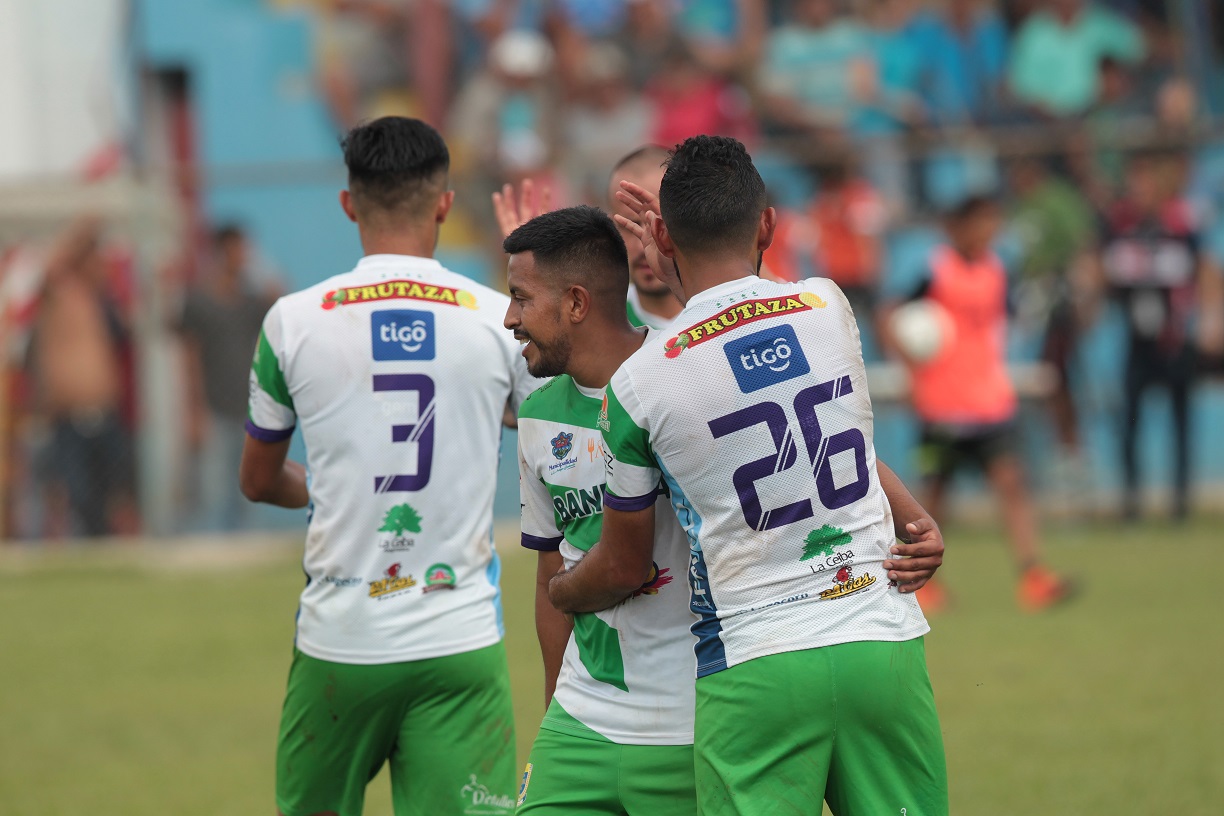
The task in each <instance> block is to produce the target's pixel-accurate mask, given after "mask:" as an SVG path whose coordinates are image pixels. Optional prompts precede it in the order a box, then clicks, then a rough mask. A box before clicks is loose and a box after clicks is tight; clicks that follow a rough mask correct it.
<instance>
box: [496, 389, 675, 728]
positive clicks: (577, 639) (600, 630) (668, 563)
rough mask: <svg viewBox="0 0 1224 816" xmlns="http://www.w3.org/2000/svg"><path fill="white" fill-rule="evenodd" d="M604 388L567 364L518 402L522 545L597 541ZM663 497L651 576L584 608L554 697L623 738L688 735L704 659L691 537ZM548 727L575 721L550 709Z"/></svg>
mask: <svg viewBox="0 0 1224 816" xmlns="http://www.w3.org/2000/svg"><path fill="white" fill-rule="evenodd" d="M603 399H604V394H603V389H597V390H591V389H585V388H582V387H581V386H579V385H578V384H577V383H575V382H574V381H573V379H572V378H570V377H569V376H567V375H563V376H560V377H557V378H555V379H554V380H552V382H550V383H548V384H547V385H545V386H544V387H542V388H541V389H540V390H538V391H536V392H535V393H534V394H532V395H531V396H530V397H529V398H528V399H527V401H526V402H524V403H523V406H522V408H521V409H520V410H519V476H520V479H519V482H520V485H521V486H520V492H521V494H522V503H523V546H525V547H528V548H530V549H533V550H560V552H561V555H562V557H563V558H564V560H565V565H566V566H567V567H572V566H573V565H574V564H576V563H578V561H579V560H581V559H582V556H583V555H584V554H585V553H586V552H587V550H589V549H591V547H593V546H594V545H595V543H596V542H597V541H599V531H600V528H601V527H602V524H603V497H604V459H605V456H606V453H607V448H606V447H605V444H604V440H603V435H602V433H601V432H600V430H599V421H600V416H601V414H602V410H603ZM658 486H659V483H658V481H657V480H656V482H655V487H656V488H657V487H658ZM658 494H659V491H658V490H655V491H654V494H652V498H651V501H654V500H655V496H656V495H658ZM658 501H659V504H658V511H657V512H656V514H655V545H654V569H653V570H652V571H651V579H650V581H649V582H648V583H647V584H646V585H645V586H643V587H642V589H640V590H639V591H638V592H637V593H635V594H634V596H633V597H631V598H629V599H627V600H626V601H625V602H624V603H621V604H619V605H618V606H615V607H613V608H612V609H606V610H604V611H602V612H597V613H594V614H579V615H575V616H574V633H573V635H572V636H571V637H570V640H569V643H568V645H567V646H566V649H565V657H564V660H563V662H562V666H561V673H560V675H559V676H558V678H557V690H556V694H555V696H554V701H555V703H556V704H558V705H560V706H561V708H563V709H564V710H565V712H566V713H568V714H569V715H570V716H571V717H573V718H574V719H575V720H577V721H578V722H580V723H582V724H583V725H585V726H586V727H587V728H589V729H591V730H593V731H595V732H597V733H599V734H601V735H603V736H604V737H606V738H608V739H610V740H612V741H613V742H619V743H623V744H629V745H689V744H691V743H692V742H693V708H694V690H693V683H692V678H693V672H694V671H695V667H696V659H695V657H694V653H693V644H694V639H693V636H692V634H690V632H689V628H690V627H691V626H692V625H693V623H694V622H695V620H696V619H695V618H694V616H693V615H692V613H691V612H690V611H689V604H688V593H687V591H686V590H685V587H684V574H685V571H686V570H687V569H688V550H689V547H688V540H687V538H686V537H685V535H684V531H683V530H681V529H680V525H679V524H678V523H677V521H676V515H675V513H673V512H672V510H671V507H670V506H668V503H667V499H666V497H662V496H660V497H659V499H658ZM542 727H544V728H548V729H551V730H555V731H567V730H569V729H571V728H572V727H573V726H572V723H569V722H568V721H567V720H565V719H564V718H561V717H558V718H552V717H549V716H545V719H544V723H543V725H542Z"/></svg>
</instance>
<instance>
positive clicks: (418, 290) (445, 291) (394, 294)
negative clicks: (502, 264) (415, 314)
mask: <svg viewBox="0 0 1224 816" xmlns="http://www.w3.org/2000/svg"><path fill="white" fill-rule="evenodd" d="M380 300H424V301H428V302H429V303H446V304H449V305H451V306H463V307H464V308H467V309H475V308H476V306H477V304H476V296H475V295H473V294H472V293H471V292H469V291H467V290H466V289H454V288H452V287H450V286H436V285H434V284H432V283H419V282H417V281H411V280H393V281H383V282H382V283H376V284H371V285H369V286H346V287H344V288H343V289H332V290H331V291H330V292H328V293H327V294H325V295H323V303H322V304H321V305H322V307H323V308H324V309H325V310H328V311H330V310H331V309H334V308H336V307H337V306H347V305H350V304H353V303H374V302H376V301H380Z"/></svg>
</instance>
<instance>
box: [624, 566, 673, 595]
mask: <svg viewBox="0 0 1224 816" xmlns="http://www.w3.org/2000/svg"><path fill="white" fill-rule="evenodd" d="M669 572H671V570H670V569H668V568H667V567H664V568H663V569H659V565H658V564H657V563H656V562H654V561H651V562H650V575H649V576H648V577H647V578H646V583H644V584H642V585H641V586H640V587H638V588H637V589H636V590H634V593H633V597H634V598H636V597H638V596H639V595H658V594H659V590H660V589H662V588H663V587H665V586H667V585H668V584H670V583H671V582H672V576H670V575H668V574H667V573H669Z"/></svg>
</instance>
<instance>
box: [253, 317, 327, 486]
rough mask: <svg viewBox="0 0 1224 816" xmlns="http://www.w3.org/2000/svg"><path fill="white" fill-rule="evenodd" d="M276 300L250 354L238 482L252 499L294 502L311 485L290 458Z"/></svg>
mask: <svg viewBox="0 0 1224 816" xmlns="http://www.w3.org/2000/svg"><path fill="white" fill-rule="evenodd" d="M279 305H280V304H279V303H278V304H277V305H275V306H273V307H272V308H271V309H269V310H268V314H267V315H266V316H265V317H264V323H263V328H262V329H261V330H260V332H259V341H258V345H257V346H256V347H255V357H254V359H252V360H251V386H250V393H251V396H250V402H249V404H248V410H247V423H246V432H247V438H246V442H245V443H244V444H243V446H242V464H241V465H240V467H239V471H238V484H239V486H240V487H241V488H242V494H243V495H244V496H246V497H247V498H248V499H250V500H251V501H254V502H263V503H265V504H275V505H277V506H279V507H291V508H297V507H305V506H306V505H307V504H309V503H310V491H309V489H308V488H307V486H306V468H305V467H303V466H302V465H301V463H299V462H293V461H291V460H290V459H289V458H288V456H289V443H290V440H291V439H292V438H293V429H294V428H295V427H296V425H297V413H296V412H295V411H294V408H293V397H292V395H291V394H290V393H289V384H288V382H287V381H286V380H285V366H284V362H283V359H282V349H283V340H282V338H283V328H282V324H281V315H280V309H279Z"/></svg>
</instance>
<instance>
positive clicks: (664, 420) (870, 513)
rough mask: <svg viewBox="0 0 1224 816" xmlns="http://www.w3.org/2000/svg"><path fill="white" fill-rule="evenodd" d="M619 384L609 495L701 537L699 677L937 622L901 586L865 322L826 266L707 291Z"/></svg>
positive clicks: (696, 571)
mask: <svg viewBox="0 0 1224 816" xmlns="http://www.w3.org/2000/svg"><path fill="white" fill-rule="evenodd" d="M672 328H673V330H674V331H671V332H667V333H664V334H662V335H659V336H656V337H654V338H653V339H648V340H647V342H646V344H645V345H644V346H643V347H642V348H641V349H640V350H639V351H638V352H637V353H635V354H634V355H633V356H632V357H630V358H629V359H628V360H627V361H625V363H624V365H622V366H621V368H620V369H619V370H618V371H617V372H616V374H615V375H614V376H613V378H612V382H611V383H610V384H609V386H608V413H607V420H608V422H609V425H610V430H609V431H606V432H605V433H604V437H605V439H606V440H607V442H608V444H609V447H610V448H611V452H612V454H613V459H612V461H611V462H610V463H609V476H608V493H607V496H606V497H605V503H606V504H607V506H609V507H613V508H615V509H617V510H630V511H631V510H635V509H640V508H642V507H645V506H647V505H648V503H651V502H653V501H655V489H656V485H657V484H658V481H659V477H660V474H661V475H662V477H663V479H664V481H665V482H666V484H667V486H668V487H669V488H670V491H671V500H672V502H673V504H674V506H675V508H676V513H677V515H678V516H679V519H680V523H681V524H682V525H683V527H684V529H685V530H686V532H687V533H688V537H689V541H690V543H691V545H692V559H691V564H690V568H689V583H690V590H691V594H692V599H691V600H692V608H693V611H694V612H695V613H697V614H698V615H699V616H700V617H701V621H700V622H699V623H698V624H696V625H695V626H694V629H693V631H694V632H695V633H696V634H697V636H698V645H697V663H698V671H697V674H698V676H699V677H701V676H705V675H708V674H711V673H713V672H716V671H719V670H721V669H724V668H727V667H728V666H734V665H736V664H739V663H743V662H744V661H747V660H751V659H753V658H755V657H761V656H764V655H770V654H776V653H779V652H789V651H796V650H799V649H810V648H816V647H820V646H829V645H832V644H836V643H845V642H849V641H862V640H886V641H887V640H891V641H899V640H909V639H910V638H914V637H917V636H919V635H921V634H923V633H925V632H926V631H928V627H927V623H926V620H925V619H924V618H923V616H922V611H921V610H920V609H919V608H918V603H917V601H916V600H914V597H913V596H912V595H901V594H900V593H899V592H897V590H896V589H894V588H890V587H889V581H888V577H887V575H886V573H885V571H884V570H883V569H882V567H881V562H882V561H883V560H885V559H886V558H888V557H889V552H888V550H889V547H891V546H892V544H893V541H894V538H893V522H892V513H891V511H890V509H889V506H888V501H887V499H886V497H885V496H884V492H883V490H882V489H881V487H880V480H879V477H878V476H877V475H876V462H875V449H874V446H873V443H872V430H873V428H872V413H871V400H870V399H869V397H868V394H867V378H866V373H865V371H864V368H863V358H862V351H861V349H860V346H859V336H858V329H857V327H856V325H855V321H854V314H853V312H852V311H851V310H850V306H849V304H848V303H847V302H846V298H845V296H844V295H843V294H842V292H841V290H840V289H838V288H837V286H836V285H835V284H833V283H832V282H831V281H829V280H825V279H822V278H813V279H809V280H805V281H802V282H800V283H788V284H779V283H770V282H768V281H762V280H760V279H758V278H756V277H750V278H744V279H742V280H738V281H733V282H730V283H726V284H723V285H720V286H717V287H715V288H713V289H710V290H708V291H705V292H702V293H700V294H699V295H698V296H697V297H695V298H694V299H693V300H691V301H690V302H689V304H688V305H687V307H686V308H685V310H684V311H683V312H682V313H681V314H680V316H679V318H678V319H677V321H676V322H675V323H674V324H673V326H672Z"/></svg>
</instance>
